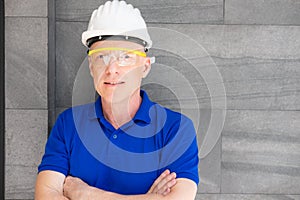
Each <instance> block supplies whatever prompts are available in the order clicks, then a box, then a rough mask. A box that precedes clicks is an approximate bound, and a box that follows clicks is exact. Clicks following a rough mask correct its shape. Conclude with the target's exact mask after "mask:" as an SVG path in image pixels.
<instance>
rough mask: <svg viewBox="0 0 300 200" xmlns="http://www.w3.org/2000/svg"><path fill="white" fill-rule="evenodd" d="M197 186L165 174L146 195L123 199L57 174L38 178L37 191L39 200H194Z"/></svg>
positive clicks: (46, 173) (120, 196) (121, 196)
mask: <svg viewBox="0 0 300 200" xmlns="http://www.w3.org/2000/svg"><path fill="white" fill-rule="evenodd" d="M196 192H197V186H196V184H195V183H194V182H193V181H191V180H189V179H186V178H178V179H176V174H175V173H170V171H169V170H166V171H165V172H163V173H162V174H161V175H160V176H159V177H158V178H157V179H156V180H155V182H154V183H153V184H152V186H151V188H150V189H149V191H148V192H147V193H146V194H140V195H121V194H117V193H113V192H108V191H105V190H101V189H98V188H95V187H91V186H89V185H87V184H86V183H85V182H83V181H82V180H80V179H79V178H75V177H70V176H68V177H65V175H63V174H61V173H59V172H55V171H50V170H46V171H42V172H40V173H39V174H38V176H37V180H36V187H35V199H36V200H48V199H49V200H50V199H51V200H81V199H84V200H90V199H91V200H98V199H99V200H161V199H162V200H183V199H184V200H194V199H195V196H196Z"/></svg>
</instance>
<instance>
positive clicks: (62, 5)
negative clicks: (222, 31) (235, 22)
mask: <svg viewBox="0 0 300 200" xmlns="http://www.w3.org/2000/svg"><path fill="white" fill-rule="evenodd" d="M104 2H105V1H95V0H88V1H85V2H80V1H74V0H62V1H57V2H56V13H57V19H58V20H59V21H88V20H89V18H90V16H91V13H92V12H93V10H95V9H96V8H97V7H99V6H100V5H101V4H103V3H104ZM127 2H128V3H131V4H132V5H133V6H134V7H137V8H139V9H140V11H141V13H142V15H143V17H144V18H145V20H146V22H151V23H213V24H216V23H218V24H220V23H223V1H222V0H200V1H199V0H198V1H197V0H192V1H189V2H188V3H187V2H184V1H179V0H167V1H163V0H159V1H155V2H154V1H146V0H128V1H127ZM78 8H80V9H78Z"/></svg>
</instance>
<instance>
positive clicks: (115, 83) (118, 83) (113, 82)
mask: <svg viewBox="0 0 300 200" xmlns="http://www.w3.org/2000/svg"><path fill="white" fill-rule="evenodd" d="M123 83H125V82H124V81H105V82H104V84H105V85H121V84H123Z"/></svg>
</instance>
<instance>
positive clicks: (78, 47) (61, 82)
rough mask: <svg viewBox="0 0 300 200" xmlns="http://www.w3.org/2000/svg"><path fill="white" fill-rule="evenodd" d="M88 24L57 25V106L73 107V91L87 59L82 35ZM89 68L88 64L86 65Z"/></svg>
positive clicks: (62, 23)
mask: <svg viewBox="0 0 300 200" xmlns="http://www.w3.org/2000/svg"><path fill="white" fill-rule="evenodd" d="M86 26H87V24H86V23H74V22H73V23H70V22H58V23H57V24H56V106H57V107H71V106H72V91H73V86H74V82H75V78H76V75H77V72H78V69H79V68H80V66H81V65H82V63H83V61H84V59H85V58H86V55H87V54H86V50H87V49H86V47H85V46H83V44H82V43H81V34H82V32H83V31H84V30H85V29H86ZM85 67H86V68H88V64H86V65H85Z"/></svg>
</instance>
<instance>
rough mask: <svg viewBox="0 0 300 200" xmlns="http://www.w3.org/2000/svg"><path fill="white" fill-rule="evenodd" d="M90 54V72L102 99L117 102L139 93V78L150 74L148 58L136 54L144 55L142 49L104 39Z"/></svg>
mask: <svg viewBox="0 0 300 200" xmlns="http://www.w3.org/2000/svg"><path fill="white" fill-rule="evenodd" d="M130 50H134V51H130ZM90 52H93V53H92V55H90V56H89V67H90V73H91V75H92V77H93V79H94V86H95V89H96V91H97V92H98V93H99V95H100V96H101V98H102V99H103V100H105V101H108V102H115V103H116V102H120V101H124V100H128V99H129V97H130V96H132V95H133V94H136V93H137V92H138V94H139V90H140V86H141V82H142V78H144V77H146V75H147V74H148V72H149V71H150V59H149V58H148V57H143V56H141V54H139V52H141V53H143V52H144V48H143V46H141V45H139V44H136V43H133V42H127V41H112V40H111V41H110V40H106V41H99V42H96V43H94V44H93V45H92V46H91V49H90Z"/></svg>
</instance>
